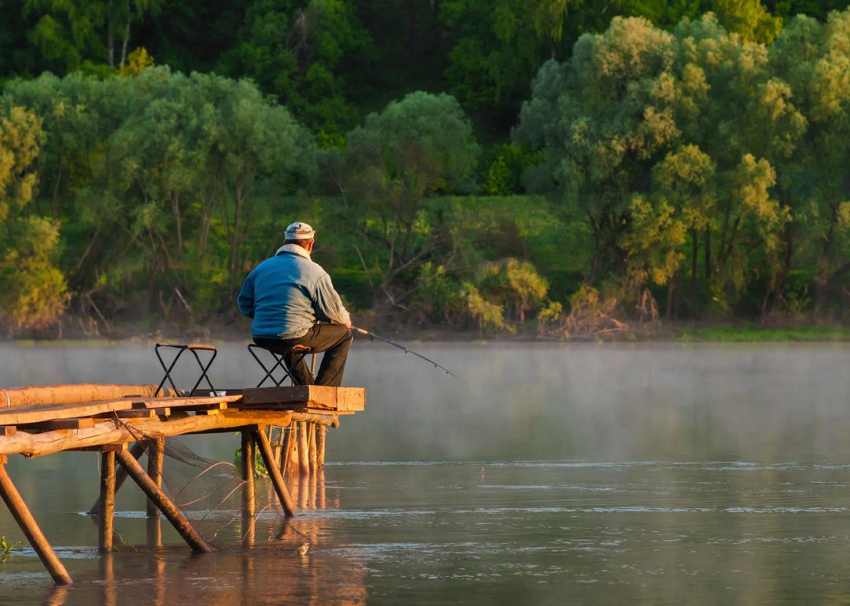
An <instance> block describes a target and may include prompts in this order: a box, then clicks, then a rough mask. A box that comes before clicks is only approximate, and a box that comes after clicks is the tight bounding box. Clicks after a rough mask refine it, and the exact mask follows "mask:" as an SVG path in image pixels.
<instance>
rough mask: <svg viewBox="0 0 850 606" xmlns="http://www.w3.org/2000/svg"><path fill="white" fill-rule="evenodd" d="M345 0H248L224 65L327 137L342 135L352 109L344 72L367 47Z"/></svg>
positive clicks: (330, 140) (351, 5) (332, 140)
mask: <svg viewBox="0 0 850 606" xmlns="http://www.w3.org/2000/svg"><path fill="white" fill-rule="evenodd" d="M354 9H355V7H354V3H353V2H351V1H350V0H310V1H309V2H304V1H303V0H288V1H286V2H278V1H274V0H259V1H257V2H254V3H252V4H251V6H250V8H249V9H248V12H247V13H246V16H245V25H244V26H243V27H242V29H241V30H240V33H239V42H238V44H237V45H236V47H235V48H234V49H233V50H232V51H230V52H228V53H226V54H225V55H224V57H223V58H222V62H221V66H222V68H223V69H224V71H225V72H226V73H228V74H231V75H233V76H236V77H243V76H244V77H249V78H251V79H253V80H254V81H255V82H257V83H258V84H259V85H260V87H261V88H262V89H263V90H264V91H266V92H267V93H271V94H274V95H275V96H276V97H277V98H278V99H279V101H280V102H281V103H283V104H284V105H286V106H287V108H288V109H289V110H290V111H292V112H293V113H294V114H295V115H296V116H297V117H298V118H299V119H300V120H302V121H304V122H305V123H306V124H308V125H310V126H312V127H314V128H316V129H318V133H319V139H320V140H321V141H326V142H327V143H335V142H338V140H341V138H342V133H343V132H345V130H346V129H348V128H350V127H351V126H353V125H354V123H355V122H356V119H357V112H356V110H355V109H354V107H353V106H352V105H351V103H350V101H349V100H348V99H347V97H346V75H345V74H346V72H347V71H348V70H349V68H350V66H351V65H352V64H353V62H354V61H355V60H356V57H358V56H364V57H365V56H366V55H367V54H368V52H369V49H370V47H371V42H370V40H369V37H368V34H367V33H366V32H365V31H364V30H363V29H362V28H361V27H360V25H359V23H358V20H357V16H356V14H355V10H354Z"/></svg>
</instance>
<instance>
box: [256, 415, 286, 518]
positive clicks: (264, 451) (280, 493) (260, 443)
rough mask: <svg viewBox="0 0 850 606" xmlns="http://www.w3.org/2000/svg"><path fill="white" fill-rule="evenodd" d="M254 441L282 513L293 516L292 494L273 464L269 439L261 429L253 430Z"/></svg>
mask: <svg viewBox="0 0 850 606" xmlns="http://www.w3.org/2000/svg"><path fill="white" fill-rule="evenodd" d="M254 442H255V443H256V445H257V448H258V449H259V451H260V455H261V456H262V457H263V461H264V462H265V464H266V469H268V471H269V478H270V479H271V481H272V485H273V486H274V489H275V492H276V493H277V498H278V499H279V500H280V504H281V506H282V507H283V513H284V515H286V517H287V518H292V517H294V516H295V503H294V502H293V501H292V496H291V495H290V494H289V490H287V488H286V484H284V482H283V477H282V476H281V475H280V470H279V469H278V468H277V467H276V466H275V465H274V459H273V456H272V451H271V448H270V446H269V441H268V440H267V439H266V434H264V433H263V432H262V431H255V432H254Z"/></svg>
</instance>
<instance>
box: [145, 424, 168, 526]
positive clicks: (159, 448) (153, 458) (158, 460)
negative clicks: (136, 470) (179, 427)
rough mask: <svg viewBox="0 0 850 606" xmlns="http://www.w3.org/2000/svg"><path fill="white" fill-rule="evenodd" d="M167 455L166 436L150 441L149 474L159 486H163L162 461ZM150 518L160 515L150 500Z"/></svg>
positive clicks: (148, 506)
mask: <svg viewBox="0 0 850 606" xmlns="http://www.w3.org/2000/svg"><path fill="white" fill-rule="evenodd" d="M164 455H165V438H156V439H154V440H151V441H150V442H149V443H148V475H149V476H150V478H151V480H153V482H154V484H156V487H157V488H160V489H161V488H162V462H163V458H164ZM145 513H146V514H147V516H148V517H149V518H155V517H156V516H158V515H159V510H158V509H157V508H156V505H154V504H153V503H152V502H151V501H150V500H148V501H147V502H146V503H145Z"/></svg>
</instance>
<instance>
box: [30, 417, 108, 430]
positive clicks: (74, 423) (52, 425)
mask: <svg viewBox="0 0 850 606" xmlns="http://www.w3.org/2000/svg"><path fill="white" fill-rule="evenodd" d="M94 422H95V420H94V419H92V418H91V417H85V418H82V419H54V420H52V421H41V422H40V423H32V424H30V425H24V426H23V427H21V430H23V431H26V430H29V429H46V430H53V429H86V428H88V427H94Z"/></svg>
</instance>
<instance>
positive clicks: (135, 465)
mask: <svg viewBox="0 0 850 606" xmlns="http://www.w3.org/2000/svg"><path fill="white" fill-rule="evenodd" d="M115 457H116V458H117V459H118V463H120V464H121V467H123V468H124V469H126V470H127V474H128V475H129V476H130V477H131V478H133V481H134V482H135V483H136V484H138V485H139V488H141V489H142V491H143V492H144V493H145V494H146V495H147V497H148V498H149V499H150V500H151V501H153V503H154V504H155V505H156V506H157V507H158V508H159V510H160V511H161V512H162V515H164V516H165V517H166V519H167V520H168V521H169V522H171V525H172V526H174V529H175V530H176V531H177V532H179V533H180V536H181V537H183V540H185V541H186V543H188V544H189V546H190V547H191V548H192V549H194V550H195V551H201V552H204V553H210V552H212V551H213V548H212V547H211V546H210V545H209V544H208V543H207V542H206V541H204V539H203V538H202V537H201V535H199V534H198V531H196V530H195V529H194V528H193V527H192V525H191V524H190V523H189V520H187V519H186V517H185V516H184V515H183V514H182V513H181V512H180V510H179V509H177V506H176V505H174V503H173V502H172V501H171V499H169V498H168V496H167V495H166V494H165V493H164V492H162V489H160V488H159V486H157V485H156V483H155V482H154V481H153V480H152V479H151V477H150V476H149V475H148V474H147V473H145V470H144V469H142V466H141V465H139V462H138V461H137V460H136V459H134V458H133V455H131V454H130V453H129V452H126V451H125V452H118V453H116V454H115Z"/></svg>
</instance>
